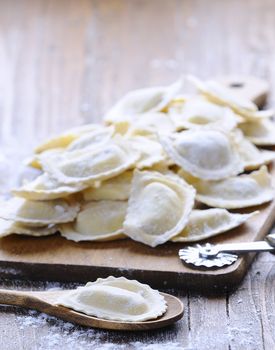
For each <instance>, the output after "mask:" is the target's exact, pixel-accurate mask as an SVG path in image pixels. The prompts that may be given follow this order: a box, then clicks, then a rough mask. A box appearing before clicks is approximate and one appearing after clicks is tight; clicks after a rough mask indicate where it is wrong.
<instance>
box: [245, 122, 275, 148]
mask: <svg viewBox="0 0 275 350" xmlns="http://www.w3.org/2000/svg"><path fill="white" fill-rule="evenodd" d="M239 128H240V129H241V130H242V132H243V133H244V135H245V136H246V137H247V138H248V139H249V140H250V141H251V142H253V143H254V144H255V145H258V146H275V123H274V122H273V121H271V120H269V119H264V120H259V121H255V122H253V121H249V122H245V123H241V124H240V125H239Z"/></svg>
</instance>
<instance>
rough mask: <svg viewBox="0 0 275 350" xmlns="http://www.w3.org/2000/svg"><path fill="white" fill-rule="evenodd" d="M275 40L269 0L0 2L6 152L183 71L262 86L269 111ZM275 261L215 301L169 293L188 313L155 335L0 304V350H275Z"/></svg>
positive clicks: (94, 116)
mask: <svg viewBox="0 0 275 350" xmlns="http://www.w3.org/2000/svg"><path fill="white" fill-rule="evenodd" d="M274 33H275V5H274V2H273V1H272V0H262V1H257V0H247V1H246V0H230V1H229V0H225V1H219V0H212V1H211V2H210V1H205V0H195V1H194V0H185V1H181V0H169V1H165V0H158V1H144V0H132V1H127V0H108V1H101V0H78V1H73V0H58V1H55V0H47V1H46V0H21V1H16V0H1V1H0V77H1V79H0V121H1V122H0V145H1V149H2V150H5V149H7V150H9V147H10V145H15V146H16V147H17V148H18V152H21V151H22V149H25V150H28V149H29V146H30V145H31V146H32V145H35V144H36V143H37V142H38V141H39V140H41V139H43V138H45V136H47V135H49V134H51V133H55V132H59V131H61V130H63V129H65V128H67V127H70V126H73V125H77V124H80V123H82V122H90V121H93V120H95V121H98V120H100V119H101V116H102V114H103V113H104V111H106V110H107V108H108V107H110V106H111V104H112V103H114V102H115V101H116V100H117V99H118V98H119V97H120V96H122V95H123V94H124V93H125V92H126V91H128V90H130V89H133V88H137V87H141V86H146V85H154V84H166V83H169V82H172V81H173V80H174V79H176V78H177V77H178V76H179V75H180V74H182V73H184V72H188V73H192V74H197V75H199V76H201V77H202V78H208V77H211V76H217V75H224V74H245V75H247V74H249V75H251V74H252V75H255V76H258V77H261V78H265V79H267V80H268V81H269V83H270V85H271V87H272V95H271V97H270V99H269V104H270V105H274V102H275V94H274V87H275V66H274V59H275V49H274ZM26 152H27V151H25V153H26ZM20 154H21V153H20ZM20 161H21V159H20ZM1 171H2V168H1ZM1 180H2V179H1ZM68 259H70V257H68ZM274 263H275V256H273V255H271V254H268V253H266V254H261V255H260V256H259V257H258V259H257V260H256V262H255V263H254V264H253V265H252V268H251V269H250V270H249V273H248V275H247V277H246V278H245V280H244V281H243V283H242V284H241V285H240V287H239V288H238V289H237V290H236V291H235V292H234V293H225V294H224V295H222V296H220V297H218V298H217V297H215V298H206V297H201V296H198V295H196V294H194V293H193V292H183V291H181V290H176V289H173V290H172V291H171V290H170V291H169V292H172V294H174V295H177V296H179V297H180V298H181V300H183V302H184V304H185V305H186V312H185V315H184V318H183V320H181V321H179V322H178V323H177V324H176V325H175V326H173V327H168V328H167V329H163V330H161V331H153V332H142V333H131V334H129V333H128V334H123V333H121V334H120V333H119V334H118V333H116V332H105V331H100V330H98V331H96V330H87V329H84V328H81V327H80V328H79V327H74V326H72V325H69V324H66V323H63V322H59V321H58V320H55V319H51V318H46V317H44V316H43V315H39V314H30V313H29V312H28V311H27V310H18V309H17V308H16V307H7V306H6V307H4V306H2V307H1V309H0V312H1V314H0V320H1V322H0V344H1V349H3V350H28V349H41V348H43V349H44V350H46V349H51V350H56V349H62V348H65V349H74V350H75V349H76V350H79V349H81V350H82V349H88V348H93V349H96V350H97V349H104V346H105V345H106V347H107V346H108V347H109V349H119V350H122V349H123V350H124V349H125V348H127V349H128V348H129V349H142V350H143V349H146V350H148V348H150V347H155V348H156V349H160V350H163V349H169V347H170V348H171V349H173V350H174V349H176V350H179V349H182V348H187V349H195V350H197V349H202V348H203V349H211V350H212V349H218V350H219V349H221V350H223V349H228V350H229V349H231V350H247V349H249V350H250V349H253V350H254V349H255V350H258V349H259V350H261V349H265V350H267V349H273V348H275V338H274V331H273V330H274V328H275V318H274V314H275V310H274V305H275V303H274V301H275V292H274V291H275V285H274V283H275V282H274V281H275V278H274ZM2 272H4V271H3V270H2V269H1V273H2ZM5 272H7V271H5ZM11 272H12V270H10V273H11ZM13 272H15V271H13ZM1 286H2V287H3V288H4V287H5V288H14V289H20V290H21V289H31V288H34V289H40V290H44V289H48V288H49V287H50V286H51V284H49V283H46V282H43V283H42V282H28V281H24V282H23V281H15V280H13V281H9V280H5V281H1ZM58 286H61V287H64V288H65V287H67V288H68V287H71V286H68V285H64V284H58ZM43 317H44V318H43ZM38 321H39V322H38ZM172 346H173V347H172ZM123 347H124V348H123Z"/></svg>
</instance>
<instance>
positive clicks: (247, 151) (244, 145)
mask: <svg viewBox="0 0 275 350" xmlns="http://www.w3.org/2000/svg"><path fill="white" fill-rule="evenodd" d="M232 135H233V137H234V140H235V143H236V145H237V150H238V153H239V156H240V158H241V160H242V162H243V163H244V168H245V170H254V169H258V168H259V167H260V166H261V165H264V164H268V163H271V162H272V161H273V160H274V159H275V152H274V151H267V150H259V149H258V148H257V147H256V146H255V145H254V144H253V143H251V142H250V141H249V140H248V139H246V138H245V137H244V136H243V134H242V132H241V131H240V130H235V132H234V133H232Z"/></svg>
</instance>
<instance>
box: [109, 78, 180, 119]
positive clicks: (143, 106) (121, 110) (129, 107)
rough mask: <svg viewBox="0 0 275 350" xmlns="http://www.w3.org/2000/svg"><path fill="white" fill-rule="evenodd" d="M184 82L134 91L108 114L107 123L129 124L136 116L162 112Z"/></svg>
mask: <svg viewBox="0 0 275 350" xmlns="http://www.w3.org/2000/svg"><path fill="white" fill-rule="evenodd" d="M181 86H182V82H181V81H177V82H175V83H174V84H172V85H169V86H161V87H151V88H146V89H140V90H134V91H131V92H129V93H128V94H126V95H125V96H124V97H123V98H122V99H121V100H119V101H118V102H117V103H116V104H115V105H114V106H113V107H112V108H111V109H110V110H109V111H108V112H107V114H106V116H105V118H104V119H105V121H106V122H107V123H110V124H112V123H117V122H121V121H126V122H129V121H130V120H131V118H132V117H133V116H135V115H139V114H143V113H147V112H160V111H162V110H163V109H164V108H165V107H166V106H167V105H168V103H169V102H170V101H171V100H172V98H173V97H174V96H175V95H176V94H177V93H178V92H179V90H180V89H181Z"/></svg>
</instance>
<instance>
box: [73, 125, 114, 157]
mask: <svg viewBox="0 0 275 350" xmlns="http://www.w3.org/2000/svg"><path fill="white" fill-rule="evenodd" d="M114 131H115V130H114V127H112V126H109V127H105V128H103V127H102V128H98V129H95V130H92V131H90V132H87V133H85V134H83V135H81V136H80V137H79V138H77V139H76V140H74V141H73V142H72V143H71V144H70V145H69V146H68V147H67V149H66V150H67V151H76V150H79V149H84V148H94V147H96V146H98V145H101V144H104V143H106V142H108V141H110V140H111V138H112V136H113V134H114Z"/></svg>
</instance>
